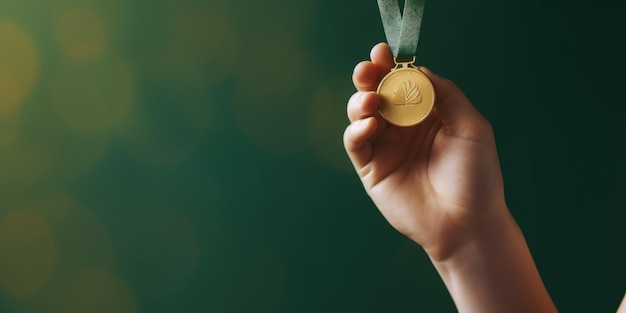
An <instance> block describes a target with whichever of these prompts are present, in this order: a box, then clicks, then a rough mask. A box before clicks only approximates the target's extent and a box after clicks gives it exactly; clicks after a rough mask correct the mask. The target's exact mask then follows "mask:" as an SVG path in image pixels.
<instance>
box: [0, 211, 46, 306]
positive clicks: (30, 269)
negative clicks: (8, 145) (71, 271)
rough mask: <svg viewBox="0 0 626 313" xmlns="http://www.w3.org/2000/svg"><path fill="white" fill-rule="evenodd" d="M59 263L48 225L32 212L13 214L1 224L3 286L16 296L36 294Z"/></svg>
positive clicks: (0, 241)
mask: <svg viewBox="0 0 626 313" xmlns="http://www.w3.org/2000/svg"><path fill="white" fill-rule="evenodd" d="M56 261H57V251H56V243H55V238H54V237H53V235H52V232H51V231H50V228H49V226H48V224H46V222H45V221H44V220H43V219H41V218H40V217H39V216H37V215H36V214H34V213H33V212H30V211H24V210H22V211H14V212H12V213H10V214H9V215H7V216H5V217H4V218H2V220H1V221H0V284H1V285H2V287H4V288H5V289H6V290H8V291H9V292H10V293H12V294H14V295H16V296H28V295H31V294H34V293H36V292H37V291H38V290H39V289H41V288H42V287H43V286H44V285H45V284H46V283H47V282H48V280H49V278H50V276H51V275H52V272H53V270H54V267H55V265H56Z"/></svg>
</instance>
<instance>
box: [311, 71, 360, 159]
mask: <svg viewBox="0 0 626 313" xmlns="http://www.w3.org/2000/svg"><path fill="white" fill-rule="evenodd" d="M350 82H351V80H350V78H349V77H345V78H341V79H336V80H333V81H331V82H329V83H327V84H324V85H322V86H320V87H319V88H318V90H317V93H316V94H315V97H314V98H313V106H312V107H311V113H310V127H311V128H310V135H311V142H312V144H313V148H314V149H315V152H316V154H317V156H318V157H319V158H320V159H321V160H322V161H324V162H325V163H326V164H328V165H330V166H332V167H333V168H336V169H340V170H347V171H352V165H350V162H349V159H348V156H347V155H346V153H345V150H344V148H343V132H344V130H345V128H346V126H348V123H349V122H348V118H347V117H346V106H347V103H348V99H349V98H350V95H351V94H352V93H354V91H355V90H354V87H352V85H351V83H350Z"/></svg>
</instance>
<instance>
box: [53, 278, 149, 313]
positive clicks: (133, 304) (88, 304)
mask: <svg viewBox="0 0 626 313" xmlns="http://www.w3.org/2000/svg"><path fill="white" fill-rule="evenodd" d="M64 274H65V275H63V277H62V278H61V279H59V283H58V289H57V290H53V291H52V293H53V295H51V296H50V300H49V301H51V302H52V303H50V304H49V305H48V306H47V309H48V310H50V309H52V310H53V311H54V312H63V313H84V312H89V313H111V312H115V313H136V312H137V311H138V309H137V300H136V299H135V295H134V293H133V291H132V290H131V288H130V287H129V286H128V284H127V283H126V282H125V281H124V280H123V279H122V278H121V277H119V276H118V275H117V274H115V273H114V272H112V271H111V270H110V269H106V268H100V267H94V268H88V269H82V270H77V271H72V272H66V273H64Z"/></svg>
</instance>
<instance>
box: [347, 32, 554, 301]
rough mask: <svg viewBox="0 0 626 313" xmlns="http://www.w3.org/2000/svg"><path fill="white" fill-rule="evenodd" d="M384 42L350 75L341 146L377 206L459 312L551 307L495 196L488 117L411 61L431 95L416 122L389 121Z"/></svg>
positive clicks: (389, 63) (498, 181) (497, 186)
mask: <svg viewBox="0 0 626 313" xmlns="http://www.w3.org/2000/svg"><path fill="white" fill-rule="evenodd" d="M392 67H394V63H393V59H392V56H391V54H390V52H389V47H388V46H387V45H386V44H378V45H376V46H375V47H374V48H373V49H372V52H371V61H364V62H361V63H359V64H358V65H357V66H356V68H355V70H354V75H353V82H354V85H355V87H356V88H357V90H358V91H357V92H356V93H355V94H354V95H353V96H352V97H351V98H350V100H349V102H348V108H347V111H348V117H349V119H350V121H351V124H350V125H349V126H348V127H347V128H346V131H345V133H344V145H345V148H346V151H347V152H348V155H349V157H350V159H351V161H352V163H353V165H354V168H355V169H356V172H357V173H358V175H359V177H360V178H361V181H362V183H363V186H364V187H365V190H366V191H367V193H368V195H369V196H370V197H371V199H372V200H373V202H374V203H375V204H376V206H377V207H378V209H379V210H380V212H381V213H382V215H383V216H384V217H385V218H386V219H387V221H389V223H390V224H391V225H392V226H393V227H394V228H395V229H397V230H398V231H399V232H401V233H402V234H404V235H406V236H407V237H409V238H410V239H412V240H413V241H415V242H416V243H418V244H419V245H421V246H422V247H423V248H424V250H425V251H426V252H427V253H428V255H429V257H430V259H431V261H432V262H433V264H434V266H435V268H436V269H437V271H438V272H439V274H440V275H441V277H442V279H443V281H444V283H445V284H446V286H447V288H448V290H449V292H450V295H451V296H452V298H453V300H454V302H455V304H456V306H457V309H458V310H459V312H556V308H555V307H554V304H553V303H552V300H551V299H550V296H549V295H548V292H547V291H546V289H545V287H544V285H543V282H542V281H541V277H540V276H539V273H538V271H537V269H536V267H535V264H534V261H533V259H532V256H531V254H530V251H529V250H528V247H527V244H526V241H525V240H524V237H523V235H522V233H521V231H520V229H519V227H518V225H517V223H516V222H515V220H514V219H513V218H512V216H511V215H510V213H509V210H508V208H507V205H506V201H505V199H504V187H503V181H502V174H501V171H500V165H499V161H498V155H497V150H496V144H495V139H494V135H493V130H492V128H491V125H490V123H489V121H487V119H486V118H484V117H483V116H482V115H481V114H480V113H479V112H478V110H477V109H476V108H475V107H474V106H473V105H472V104H471V103H470V101H469V100H468V99H467V98H466V97H465V95H464V94H463V93H462V91H461V90H460V89H459V88H458V87H457V86H456V85H455V84H454V83H453V82H451V81H450V80H447V79H444V78H442V77H439V76H437V75H436V74H434V73H433V72H432V71H430V70H428V69H426V68H423V67H422V68H421V70H422V71H423V72H424V73H425V74H426V75H427V76H428V77H429V78H430V80H431V81H432V83H433V85H434V87H435V93H436V95H437V100H436V103H435V109H434V110H433V112H432V113H431V115H430V116H429V117H428V118H427V119H426V120H425V121H424V122H423V123H422V124H419V125H416V126H412V127H397V126H394V125H391V124H389V123H388V122H386V121H385V120H384V119H382V118H381V117H380V115H379V113H378V103H379V100H380V99H379V96H378V95H377V94H376V93H375V92H374V90H375V89H376V87H377V85H378V83H379V82H380V80H381V79H382V78H383V77H384V75H385V74H386V73H388V72H389V70H390V69H391V68H392Z"/></svg>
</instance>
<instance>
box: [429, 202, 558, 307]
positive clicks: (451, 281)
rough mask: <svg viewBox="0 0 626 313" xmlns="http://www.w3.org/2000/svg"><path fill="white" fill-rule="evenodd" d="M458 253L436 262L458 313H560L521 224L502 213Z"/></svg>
mask: <svg viewBox="0 0 626 313" xmlns="http://www.w3.org/2000/svg"><path fill="white" fill-rule="evenodd" d="M502 212H506V213H502V218H501V219H500V222H498V223H489V225H484V227H479V228H478V229H477V230H476V231H475V233H473V234H472V240H470V241H468V242H467V244H465V245H464V246H463V247H462V248H461V249H460V250H459V251H457V252H456V253H454V254H453V255H451V256H450V257H448V258H446V259H445V260H433V264H434V266H435V268H436V269H437V271H438V272H439V274H440V275H441V277H442V279H443V281H444V283H445V285H446V286H447V288H448V291H449V292H450V295H451V296H452V298H453V300H454V303H455V304H456V306H457V309H458V310H459V312H461V313H463V312H481V313H489V312H497V313H499V312H509V313H514V312H535V313H543V312H550V313H552V312H556V311H557V310H556V308H555V307H554V304H553V303H552V300H551V299H550V296H549V295H548V292H547V291H546V289H545V287H544V285H543V282H542V280H541V277H540V276H539V273H538V271H537V268H536V267H535V263H534V261H533V259H532V256H531V254H530V251H529V250H528V246H527V244H526V241H525V239H524V236H523V235H522V232H521V231H520V229H519V227H518V225H517V223H516V222H515V221H514V219H513V218H512V217H511V216H510V214H509V213H508V210H502Z"/></svg>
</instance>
